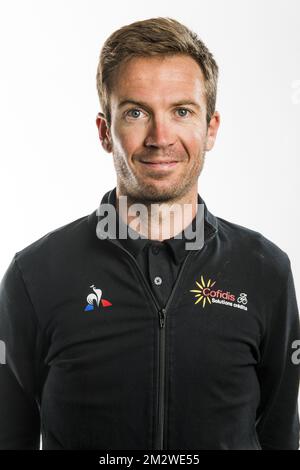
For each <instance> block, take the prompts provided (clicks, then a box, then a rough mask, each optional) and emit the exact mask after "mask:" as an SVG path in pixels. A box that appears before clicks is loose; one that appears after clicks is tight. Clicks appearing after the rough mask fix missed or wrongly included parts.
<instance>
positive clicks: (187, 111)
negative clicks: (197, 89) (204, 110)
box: [177, 108, 191, 117]
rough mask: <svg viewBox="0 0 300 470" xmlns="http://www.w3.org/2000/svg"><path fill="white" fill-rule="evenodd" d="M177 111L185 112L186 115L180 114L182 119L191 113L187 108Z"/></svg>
mask: <svg viewBox="0 0 300 470" xmlns="http://www.w3.org/2000/svg"><path fill="white" fill-rule="evenodd" d="M177 111H184V112H185V113H186V114H180V117H186V116H187V115H188V113H190V112H191V111H190V110H189V109H186V108H178V109H177Z"/></svg>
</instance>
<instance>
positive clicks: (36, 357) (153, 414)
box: [0, 193, 300, 450]
mask: <svg viewBox="0 0 300 470" xmlns="http://www.w3.org/2000/svg"><path fill="white" fill-rule="evenodd" d="M107 195H108V193H106V194H105V195H104V198H103V199H102V202H106V200H107ZM96 224H97V212H96V210H95V211H93V212H92V213H91V214H90V215H89V216H86V217H82V218H80V219H78V220H76V221H74V222H71V223H69V224H67V225H64V226H63V227H60V228H58V229H56V230H54V231H52V232H50V233H48V234H46V235H45V236H43V237H42V238H40V239H39V240H37V241H35V242H34V243H32V244H31V245H29V246H27V247H26V248H24V249H23V250H21V251H19V252H17V253H16V254H15V256H14V257H13V259H12V261H11V264H10V265H9V267H8V269H7V271H6V273H5V275H4V277H3V279H2V283H1V289H0V339H1V340H2V341H4V342H5V345H6V363H5V364H2V365H0V448H1V449H24V448H26V449H38V448H39V437H40V431H41V432H42V439H43V449H111V450H113V449H130V450H134V449H144V450H145V449H170V450H173V449H182V450H190V449H191V450H192V449H193V450H196V449H198V450H201V449H212V450H217V449H261V448H262V449H298V443H299V416H298V409H297V394H298V386H299V365H297V362H295V360H292V354H293V352H295V349H294V347H295V344H294V341H296V340H297V339H299V338H300V331H299V315H298V311H297V304H296V297H295V290H294V284H293V277H292V272H291V266H290V261H289V258H288V256H287V255H286V253H285V252H283V251H282V250H281V249H280V248H278V247H277V246H276V245H275V244H274V243H272V242H271V241H269V240H267V239H266V238H264V237H263V236H262V235H261V234H259V233H258V232H255V231H252V230H249V229H247V228H245V227H242V226H239V225H236V224H233V223H230V222H228V221H226V220H224V219H222V218H219V217H215V216H214V215H213V214H212V213H210V212H209V211H208V209H207V207H206V206H205V240H204V246H203V247H202V248H201V249H199V250H193V251H189V253H188V255H187V256H186V258H185V260H184V262H183V264H182V265H181V268H180V271H179V275H178V277H177V279H176V283H175V285H174V288H173V290H172V293H171V296H170V297H169V300H168V302H167V305H165V307H164V308H163V309H161V308H160V307H159V306H158V304H157V301H156V299H155V296H154V295H153V293H152V292H151V289H150V288H149V285H148V283H147V281H146V279H145V276H144V274H143V273H142V271H141V269H140V268H139V266H138V264H137V262H136V260H135V258H134V257H133V256H132V254H131V253H129V252H128V251H126V250H125V249H124V248H123V247H121V246H119V245H118V244H117V243H116V242H115V241H113V240H103V239H99V238H98V236H97V235H96Z"/></svg>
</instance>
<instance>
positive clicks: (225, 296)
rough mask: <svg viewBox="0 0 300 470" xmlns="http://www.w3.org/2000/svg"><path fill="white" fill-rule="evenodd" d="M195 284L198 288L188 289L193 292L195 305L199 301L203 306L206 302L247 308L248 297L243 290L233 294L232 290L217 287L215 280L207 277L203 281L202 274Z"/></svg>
mask: <svg viewBox="0 0 300 470" xmlns="http://www.w3.org/2000/svg"><path fill="white" fill-rule="evenodd" d="M196 286H197V287H198V289H191V290H190V292H194V293H195V305H196V304H198V303H201V304H202V307H203V308H204V307H205V305H206V304H222V305H227V306H228V307H234V308H240V309H242V310H248V308H247V307H246V305H247V303H248V298H247V294H246V293H245V292H241V293H240V294H239V295H235V294H232V292H229V291H224V290H222V289H217V286H216V281H212V280H211V279H208V281H207V282H205V280H204V278H203V276H201V277H200V280H199V281H196Z"/></svg>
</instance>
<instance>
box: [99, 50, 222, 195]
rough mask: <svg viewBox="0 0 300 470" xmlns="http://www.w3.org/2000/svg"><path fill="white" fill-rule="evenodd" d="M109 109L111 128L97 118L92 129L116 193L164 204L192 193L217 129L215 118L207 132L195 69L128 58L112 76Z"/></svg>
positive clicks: (180, 60) (174, 60)
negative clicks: (108, 155) (110, 161)
mask: <svg viewBox="0 0 300 470" xmlns="http://www.w3.org/2000/svg"><path fill="white" fill-rule="evenodd" d="M110 104H111V127H110V128H108V127H107V126H106V122H105V121H104V120H101V118H98V119H97V125H98V127H99V134H100V139H101V141H102V144H103V146H104V148H105V149H106V150H107V151H109V152H110V151H112V152H113V158H114V165H115V169H116V172H117V180H118V188H119V190H120V193H121V194H122V195H127V196H128V197H131V198H132V199H134V200H138V201H144V202H159V201H161V202H163V201H170V200H173V201H175V200H178V199H180V198H182V197H184V196H186V195H187V194H188V193H190V192H191V191H197V190H195V188H197V180H198V177H199V175H200V173H201V170H202V167H203V163H204V155H205V151H207V150H210V149H211V148H212V147H213V143H214V140H215V136H216V132H217V128H218V125H219V116H218V113H215V115H214V117H213V119H212V120H211V124H210V126H209V127H208V128H207V123H206V99H205V95H204V79H203V74H202V72H201V69H200V67H199V65H198V64H197V63H196V62H195V61H194V60H193V59H192V58H191V57H189V56H182V55H176V56H172V57H170V56H169V57H168V56H167V57H141V58H140V57H138V58H132V59H130V61H128V62H127V63H124V64H121V66H120V68H119V70H118V72H117V74H116V77H115V81H114V86H113V90H112V93H111V95H110ZM107 142H108V143H109V144H107Z"/></svg>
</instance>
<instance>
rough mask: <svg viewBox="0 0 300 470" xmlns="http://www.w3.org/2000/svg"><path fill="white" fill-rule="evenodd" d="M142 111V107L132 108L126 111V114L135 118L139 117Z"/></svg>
mask: <svg viewBox="0 0 300 470" xmlns="http://www.w3.org/2000/svg"><path fill="white" fill-rule="evenodd" d="M141 113H142V110H141V109H138V108H132V109H129V110H128V111H126V113H125V116H128V117H131V118H133V119H137V118H139V117H140V115H141Z"/></svg>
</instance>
